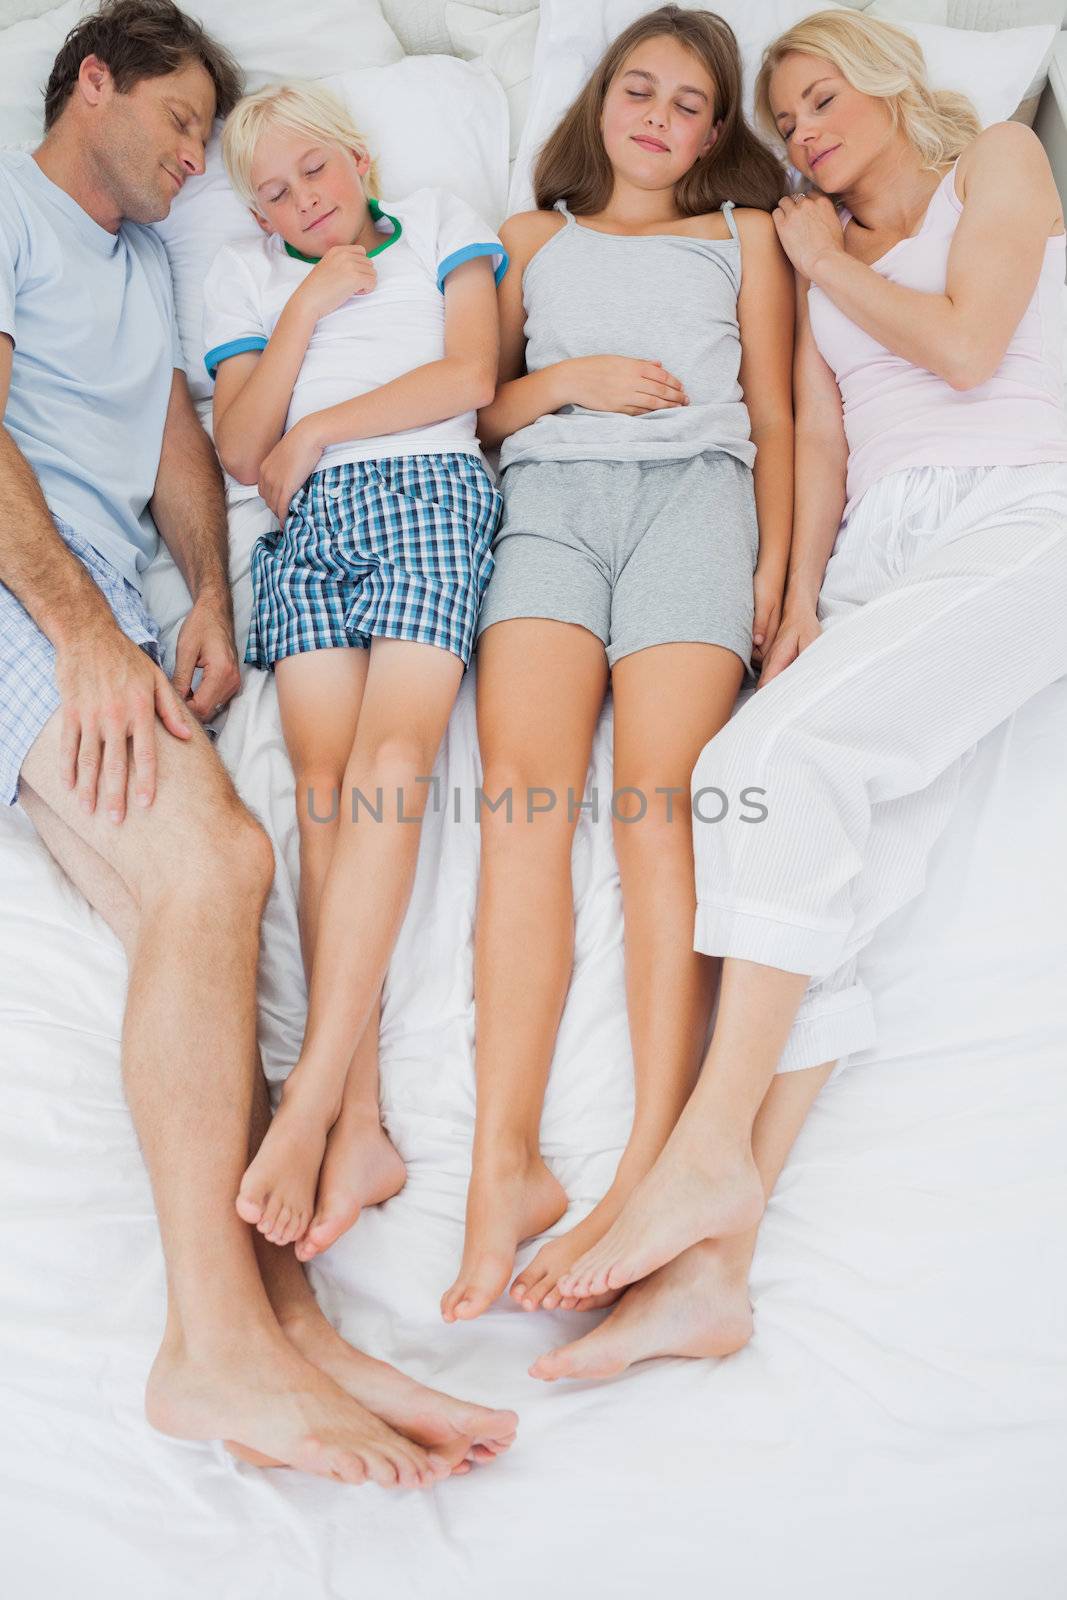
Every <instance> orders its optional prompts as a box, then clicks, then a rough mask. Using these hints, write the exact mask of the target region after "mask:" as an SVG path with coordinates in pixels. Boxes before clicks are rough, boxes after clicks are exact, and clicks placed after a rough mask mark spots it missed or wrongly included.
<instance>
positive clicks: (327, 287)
mask: <svg viewBox="0 0 1067 1600" xmlns="http://www.w3.org/2000/svg"><path fill="white" fill-rule="evenodd" d="M377 282H378V274H377V272H376V271H375V270H374V263H373V261H369V260H368V259H367V252H366V250H365V249H364V248H363V246H362V245H361V244H335V245H331V247H330V249H329V250H327V252H326V254H325V255H324V256H323V257H322V260H321V261H317V262H316V263H315V265H314V266H313V267H312V269H311V271H310V272H309V273H308V275H307V277H306V278H305V279H304V281H303V283H302V284H301V285H300V287H299V289H297V291H296V294H297V295H298V296H299V299H300V304H301V305H302V306H304V308H305V309H306V311H307V312H308V313H309V314H310V315H311V316H313V317H314V319H315V321H316V322H318V320H319V318H320V317H328V316H329V314H330V312H331V311H336V310H337V308H338V306H343V305H344V303H345V301H346V300H351V298H352V296H353V295H354V294H369V293H370V291H371V290H372V289H373V288H374V285H375V284H376V283H377Z"/></svg>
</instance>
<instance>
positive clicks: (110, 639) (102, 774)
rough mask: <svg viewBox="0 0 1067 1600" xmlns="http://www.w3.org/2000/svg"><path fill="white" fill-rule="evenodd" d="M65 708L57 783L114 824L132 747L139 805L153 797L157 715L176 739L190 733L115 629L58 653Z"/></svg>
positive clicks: (168, 692) (159, 680) (140, 654)
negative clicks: (102, 809)
mask: <svg viewBox="0 0 1067 1600" xmlns="http://www.w3.org/2000/svg"><path fill="white" fill-rule="evenodd" d="M56 685H57V687H58V689H59V693H60V698H61V700H62V702H63V732H62V738H61V740H60V752H61V761H62V769H61V770H62V777H63V780H64V782H65V783H66V785H67V787H68V789H75V788H76V789H77V791H78V800H79V802H80V804H81V808H82V810H83V811H86V812H93V811H95V809H96V803H97V792H98V787H99V798H100V800H101V801H102V803H103V805H104V806H105V807H106V809H107V812H108V815H109V816H110V818H111V820H112V822H116V823H117V822H121V821H122V820H123V818H124V817H125V815H126V786H127V782H128V778H129V766H130V761H131V754H130V751H129V743H128V741H130V740H132V742H133V750H132V763H133V776H134V792H135V795H136V799H137V804H138V805H139V806H150V805H151V804H152V801H153V800H154V799H155V795H156V727H155V722H156V716H157V715H158V716H159V719H160V721H161V722H162V723H163V726H164V727H165V728H166V729H167V731H168V732H169V733H172V734H173V735H174V737H175V738H176V739H188V738H189V737H190V734H191V729H190V726H189V722H188V719H187V717H186V715H185V712H184V711H183V710H182V707H181V703H180V701H179V700H178V698H177V696H176V695H175V693H174V690H173V689H172V688H171V686H170V684H169V683H168V682H167V677H166V674H165V673H164V672H162V671H161V670H160V669H159V667H157V666H156V665H155V663H154V662H153V661H152V660H151V659H150V658H149V657H148V656H147V655H146V654H145V652H144V651H143V650H142V649H141V648H140V647H139V646H138V645H135V644H134V643H133V642H132V640H130V639H127V637H126V635H125V634H124V633H123V632H122V631H121V630H120V629H119V628H118V627H117V626H116V625H114V624H111V625H109V626H106V627H103V628H100V629H92V630H90V631H86V632H84V633H81V634H79V635H78V637H77V638H76V639H74V640H73V641H72V643H70V644H68V645H66V646H64V647H62V648H61V649H59V650H58V651H57V652H56Z"/></svg>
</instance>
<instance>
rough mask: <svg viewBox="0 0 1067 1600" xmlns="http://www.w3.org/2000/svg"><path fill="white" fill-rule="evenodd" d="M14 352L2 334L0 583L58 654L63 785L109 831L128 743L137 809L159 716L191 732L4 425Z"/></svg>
mask: <svg viewBox="0 0 1067 1600" xmlns="http://www.w3.org/2000/svg"><path fill="white" fill-rule="evenodd" d="M13 353H14V346H13V345H12V342H11V339H10V337H9V336H8V335H7V334H0V506H2V507H3V514H2V515H0V583H3V584H4V585H5V586H6V587H7V588H8V589H10V590H11V592H12V594H13V595H14V596H15V598H16V599H17V600H18V601H20V602H21V604H22V605H23V606H24V607H25V609H26V611H27V612H28V613H29V615H30V616H31V617H32V618H33V620H34V622H36V624H37V626H38V627H39V628H40V630H41V632H42V633H44V634H45V635H46V636H47V637H48V638H49V639H50V640H51V641H52V644H53V645H54V647H55V651H56V685H57V687H58V689H59V693H60V699H61V700H62V703H63V740H62V751H63V777H64V779H65V781H66V783H67V785H68V787H70V788H74V786H75V784H76V785H77V788H78V795H79V799H80V801H81V805H82V807H83V809H84V810H85V811H89V812H91V811H93V810H94V809H95V807H96V799H97V785H98V782H99V781H100V780H101V779H102V786H103V787H102V795H101V798H102V799H103V801H104V804H105V805H106V806H107V808H108V812H109V814H110V816H111V817H112V819H113V821H115V822H121V821H122V818H123V817H124V816H125V814H126V784H127V774H128V765H127V739H130V738H132V740H133V768H134V777H135V783H136V790H137V798H138V802H139V804H141V805H151V803H152V800H153V799H154V797H155V786H156V755H155V715H156V713H157V712H158V714H159V716H160V717H161V719H162V721H163V723H164V725H165V726H166V727H167V729H168V730H169V732H171V733H173V734H174V735H175V737H176V738H180V739H187V738H188V737H189V728H188V726H187V724H186V721H185V718H184V716H183V714H182V711H181V708H180V707H179V706H178V705H177V704H176V702H175V700H174V697H173V695H172V694H171V692H170V688H169V685H168V684H167V681H166V679H165V678H164V676H163V674H162V673H161V672H160V671H159V670H158V668H156V667H155V666H154V665H153V663H152V662H151V661H150V660H149V659H148V657H147V656H146V655H145V653H144V651H143V650H140V649H138V647H137V646H136V645H135V644H133V643H132V642H131V641H130V640H129V639H127V638H126V636H125V634H124V633H123V632H122V630H121V628H119V626H118V624H117V623H116V621H115V619H114V617H113V615H112V613H111V608H110V606H109V605H108V603H107V601H106V600H105V599H104V596H103V594H102V593H101V591H100V590H99V589H98V588H97V586H96V584H95V583H94V582H93V580H92V578H91V577H90V576H89V572H88V570H87V569H86V568H85V567H84V566H83V565H82V563H81V562H80V561H79V560H78V558H77V556H76V555H74V554H73V552H72V551H71V550H70V549H68V547H67V545H66V544H65V542H64V541H63V539H61V538H60V536H59V533H58V532H57V531H56V526H55V523H54V522H53V521H52V515H51V512H50V511H49V509H48V506H47V504H46V503H45V498H44V495H43V494H42V493H41V486H40V484H39V483H38V482H37V478H36V476H35V475H34V472H33V469H32V468H31V467H30V465H29V462H28V461H27V460H26V458H25V456H24V455H23V454H22V452H21V450H20V449H19V448H18V446H17V445H16V443H15V441H14V440H13V439H12V437H11V435H10V434H9V433H8V431H7V429H6V428H5V427H4V426H3V425H2V418H3V416H4V414H5V413H6V411H7V397H8V392H9V389H10V387H11V362H12V356H13Z"/></svg>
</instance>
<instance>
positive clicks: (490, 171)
mask: <svg viewBox="0 0 1067 1600" xmlns="http://www.w3.org/2000/svg"><path fill="white" fill-rule="evenodd" d="M322 81H323V82H324V83H325V84H326V85H327V86H328V87H329V88H331V89H333V90H335V91H336V92H337V93H338V94H340V95H341V96H342V98H343V99H344V100H346V102H347V104H348V106H349V109H350V110H351V112H352V117H353V120H354V122H355V124H356V126H357V128H359V129H360V131H361V132H362V133H364V134H366V137H367V141H368V143H369V144H370V147H371V150H372V152H373V153H374V155H375V156H376V157H377V158H378V171H379V173H380V175H381V188H382V194H383V196H384V197H385V198H386V199H394V200H401V199H403V198H404V196H405V195H407V194H410V193H411V192H412V191H413V190H414V189H421V188H422V187H423V186H424V185H430V186H433V187H439V188H443V189H451V190H452V191H453V192H454V193H455V194H458V195H459V196H460V197H461V198H462V199H464V200H466V201H467V202H468V203H469V204H470V205H472V206H473V207H474V209H475V210H476V211H477V212H478V213H479V214H480V215H481V216H482V217H483V218H484V219H485V221H486V222H487V223H488V224H489V226H490V227H493V228H496V227H498V226H499V224H500V220H501V218H502V217H503V215H504V209H505V200H506V196H507V183H508V163H507V151H508V107H507V99H506V97H505V95H504V91H503V89H502V88H501V86H500V84H499V83H498V82H497V80H496V78H495V77H494V76H493V74H492V72H491V71H490V70H489V68H488V67H485V66H483V65H481V64H480V63H470V62H466V61H457V60H456V59H455V58H454V57H453V56H409V57H407V58H406V59H405V60H403V61H398V62H396V63H395V64H394V65H393V66H390V67H372V68H369V69H366V70H361V71H356V72H347V73H343V74H338V75H337V76H335V77H330V78H325V79H323V80H322ZM219 126H221V124H220V125H219ZM155 227H156V231H157V232H158V233H159V235H160V237H161V238H162V240H163V243H164V244H165V245H166V248H167V255H168V256H169V257H170V266H171V274H172V276H173V279H174V301H175V306H176V309H177V314H178V328H179V331H180V333H181V340H182V354H183V355H184V357H185V366H186V371H187V372H188V375H189V384H190V388H191V389H192V392H193V396H194V398H196V399H198V400H202V399H204V398H206V397H207V396H208V395H210V393H211V387H212V386H211V380H210V379H209V378H208V375H207V372H206V371H205V369H204V362H203V354H204V343H203V334H202V326H201V325H202V322H203V306H204V295H203V286H204V278H205V277H206V275H207V270H208V267H210V265H211V263H212V261H213V260H214V258H215V254H216V252H217V251H218V249H219V248H220V246H221V245H223V244H225V243H226V242H227V241H228V240H230V239H239V238H242V237H244V236H254V235H255V234H257V233H258V231H259V229H258V225H257V224H256V222H255V221H254V220H253V218H252V216H251V214H250V213H249V211H248V208H247V207H246V206H245V205H244V204H243V203H242V202H241V201H240V200H239V199H238V198H237V196H236V195H235V194H234V192H233V190H232V189H231V188H230V183H229V179H228V178H227V177H226V171H225V168H224V167H223V164H222V155H221V149H220V142H219V138H218V130H217V129H216V134H215V137H213V138H212V140H211V142H210V144H209V145H208V152H207V166H206V170H205V172H204V174H203V176H202V177H199V178H189V179H187V181H186V183H185V185H184V187H183V188H182V189H181V190H180V191H179V193H178V194H177V195H176V196H175V200H174V204H173V205H172V206H171V210H170V215H169V217H167V218H166V220H165V221H163V222H158V223H156V224H155Z"/></svg>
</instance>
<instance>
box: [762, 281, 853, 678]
mask: <svg viewBox="0 0 1067 1600" xmlns="http://www.w3.org/2000/svg"><path fill="white" fill-rule="evenodd" d="M796 317H797V338H796V350H795V353H794V360H793V395H794V408H795V411H796V452H795V473H794V493H793V542H792V545H791V547H790V551H789V570H788V573H787V576H786V589H785V602H784V606H783V610H782V621H781V624H780V626H779V629H778V634H777V637H776V639H775V641H774V645H773V647H772V649H771V651H770V653H769V655H767V656H766V657H765V659H764V663H763V671H762V673H761V674H760V682H759V687H760V688H762V687H763V686H764V685H765V684H767V683H769V682H770V681H771V679H772V678H775V677H777V675H778V673H779V672H781V671H782V670H783V669H784V668H785V667H787V666H788V665H789V663H790V662H791V661H795V660H796V658H797V656H798V655H799V654H800V652H801V651H802V650H804V649H806V648H807V646H808V645H809V644H811V642H812V641H813V640H814V639H817V638H818V636H819V633H820V631H821V630H820V627H819V620H818V613H817V609H816V608H817V606H818V601H819V590H820V589H821V588H822V582H823V575H824V574H825V572H826V563H827V562H828V561H829V559H830V554H831V552H832V550H833V548H834V542H835V540H836V539H837V531H838V528H839V527H840V524H841V513H842V511H843V510H844V507H845V474H846V471H847V469H848V445H847V443H846V440H845V425H844V422H843V420H842V415H841V391H840V390H839V389H838V387H837V380H836V378H835V377H834V375H833V373H832V371H831V370H830V368H829V367H828V366H827V364H826V362H825V361H824V360H823V358H822V356H821V355H820V354H819V350H818V347H817V346H816V344H815V340H814V338H813V336H812V332H811V323H810V321H809V319H808V283H807V280H806V279H805V278H798V279H797V286H796Z"/></svg>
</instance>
